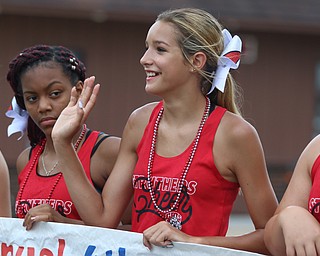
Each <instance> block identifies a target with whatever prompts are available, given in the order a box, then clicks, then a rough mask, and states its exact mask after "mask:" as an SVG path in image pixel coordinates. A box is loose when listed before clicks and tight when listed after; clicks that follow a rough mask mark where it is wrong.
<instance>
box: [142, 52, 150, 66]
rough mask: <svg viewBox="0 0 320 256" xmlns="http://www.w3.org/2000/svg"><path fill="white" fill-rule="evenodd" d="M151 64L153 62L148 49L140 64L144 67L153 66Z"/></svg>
mask: <svg viewBox="0 0 320 256" xmlns="http://www.w3.org/2000/svg"><path fill="white" fill-rule="evenodd" d="M151 63H152V61H151V58H150V54H149V50H148V49H147V50H146V51H145V52H144V54H143V55H142V57H141V59H140V64H141V65H142V66H148V65H151Z"/></svg>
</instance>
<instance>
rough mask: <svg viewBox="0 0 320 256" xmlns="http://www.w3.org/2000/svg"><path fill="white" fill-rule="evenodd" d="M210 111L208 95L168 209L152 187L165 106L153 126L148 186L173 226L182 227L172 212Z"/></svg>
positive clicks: (156, 206) (177, 202)
mask: <svg viewBox="0 0 320 256" xmlns="http://www.w3.org/2000/svg"><path fill="white" fill-rule="evenodd" d="M209 111H210V100H209V99H208V97H206V107H205V110H204V113H203V116H202V120H201V122H200V125H199V128H198V132H197V135H196V137H195V139H194V140H193V145H192V149H191V151H190V155H189V158H188V160H187V162H186V164H185V166H184V168H183V171H182V174H181V177H180V182H179V191H178V194H177V197H176V200H175V201H174V203H173V204H172V205H171V207H170V208H169V209H167V210H163V209H161V208H160V207H159V206H158V205H157V202H156V196H155V192H154V190H153V188H152V182H151V181H152V167H153V162H154V155H155V150H156V142H157V135H158V129H159V124H160V120H161V118H162V116H163V112H164V108H163V107H162V108H161V109H160V111H159V113H158V116H157V119H156V122H155V124H154V128H153V136H152V142H151V148H150V154H149V161H148V173H147V175H148V177H147V178H148V187H149V193H150V196H151V200H152V202H153V205H154V207H155V208H156V210H157V212H158V213H159V215H160V216H161V218H163V219H164V220H166V221H168V222H169V223H170V224H171V225H172V226H174V227H176V228H178V229H181V227H182V226H181V221H180V220H178V219H177V217H176V216H175V215H174V214H170V213H171V212H172V211H173V210H175V209H177V208H178V206H179V199H180V196H181V192H182V189H183V184H184V183H185V179H186V176H187V173H188V171H189V169H190V166H191V163H192V160H193V158H194V155H195V153H196V150H197V147H198V144H199V139H200V136H201V132H202V130H203V126H204V124H205V122H206V120H207V119H208V116H209Z"/></svg>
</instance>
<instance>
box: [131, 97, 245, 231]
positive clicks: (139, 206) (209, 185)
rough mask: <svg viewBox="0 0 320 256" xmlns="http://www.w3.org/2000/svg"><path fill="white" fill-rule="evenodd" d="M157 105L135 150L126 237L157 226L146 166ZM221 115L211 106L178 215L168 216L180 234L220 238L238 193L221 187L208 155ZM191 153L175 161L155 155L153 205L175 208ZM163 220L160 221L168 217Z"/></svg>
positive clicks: (224, 184)
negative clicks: (129, 226)
mask: <svg viewBox="0 0 320 256" xmlns="http://www.w3.org/2000/svg"><path fill="white" fill-rule="evenodd" d="M162 105H163V103H162V102H159V104H158V105H157V106H156V107H155V109H154V110H153V112H152V114H151V116H150V120H149V123H148V125H147V126H146V128H145V131H144V134H143V137H142V139H141V141H140V143H139V145H138V147H137V155H138V161H137V164H136V167H135V169H134V173H133V186H134V204H133V209H132V231H135V232H143V231H144V230H145V229H147V228H149V227H150V226H152V225H154V224H156V223H158V222H160V221H162V220H163V218H162V217H161V215H160V214H159V213H158V212H157V210H156V208H155V206H154V205H153V202H152V200H151V196H150V192H149V189H148V183H147V165H148V159H149V154H150V147H151V141H152V136H153V128H154V124H155V121H156V119H157V115H158V113H159V111H160V109H161V107H162ZM225 112H226V109H224V108H222V107H219V106H217V107H216V108H215V110H214V111H213V112H212V113H211V114H210V116H209V117H208V119H207V121H206V123H205V125H204V127H203V130H202V134H201V137H200V140H199V144H198V148H197V150H196V152H195V155H194V159H193V162H192V164H191V166H190V169H189V171H188V173H187V176H186V178H185V180H186V181H185V183H184V187H183V189H182V192H181V196H180V200H179V206H178V209H174V210H173V211H172V212H170V213H168V214H169V215H170V216H172V215H174V216H175V217H176V218H177V219H178V220H180V221H181V224H182V229H181V230H182V231H183V232H185V233H187V234H190V235H194V236H224V235H225V234H226V232H227V229H228V224H229V216H230V213H231V210H232V206H233V203H234V200H235V199H236V196H237V194H238V191H239V184H238V183H234V182H230V181H227V180H226V179H224V178H223V177H222V176H221V174H220V173H219V171H218V169H217V168H216V166H215V163H214V156H213V153H212V149H213V144H214V137H215V134H216V131H217V128H218V126H219V124H220V121H221V119H222V117H223V115H224V113H225ZM191 148H192V143H191V144H190V146H189V147H188V148H187V149H186V150H185V151H184V152H183V153H181V154H180V155H177V156H174V157H162V156H160V155H157V154H156V153H155V156H154V163H153V169H152V189H153V190H154V194H155V199H156V202H157V205H158V206H159V207H160V208H161V209H162V210H168V209H170V207H171V206H172V205H173V203H174V202H175V199H176V197H177V194H178V191H179V187H178V184H179V180H180V177H181V174H182V171H183V168H184V165H185V164H186V161H187V159H188V158H189V154H190V151H191ZM170 216H166V217H170Z"/></svg>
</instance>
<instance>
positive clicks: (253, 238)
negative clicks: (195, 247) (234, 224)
mask: <svg viewBox="0 0 320 256" xmlns="http://www.w3.org/2000/svg"><path fill="white" fill-rule="evenodd" d="M263 235H264V230H263V229H260V230H256V231H254V232H252V233H248V234H245V235H242V236H232V237H231V236H230V237H228V236H226V237H224V236H209V237H191V239H190V241H189V242H192V243H198V244H205V245H212V246H219V247H225V248H231V249H236V250H243V251H250V252H256V253H261V254H266V255H268V254H269V251H268V250H267V248H266V246H265V244H264V240H263Z"/></svg>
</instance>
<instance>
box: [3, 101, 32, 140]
mask: <svg viewBox="0 0 320 256" xmlns="http://www.w3.org/2000/svg"><path fill="white" fill-rule="evenodd" d="M6 116H7V117H9V118H13V120H12V123H11V124H10V125H9V126H8V130H7V133H8V137H9V136H11V135H12V134H13V133H16V132H20V133H21V135H20V137H19V138H18V140H20V139H21V138H22V137H23V135H24V133H25V132H26V130H27V125H28V118H29V114H28V112H27V111H26V110H24V109H22V108H20V107H19V105H18V104H17V101H16V98H15V97H13V99H12V101H11V106H10V107H9V109H8V111H7V112H6Z"/></svg>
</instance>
